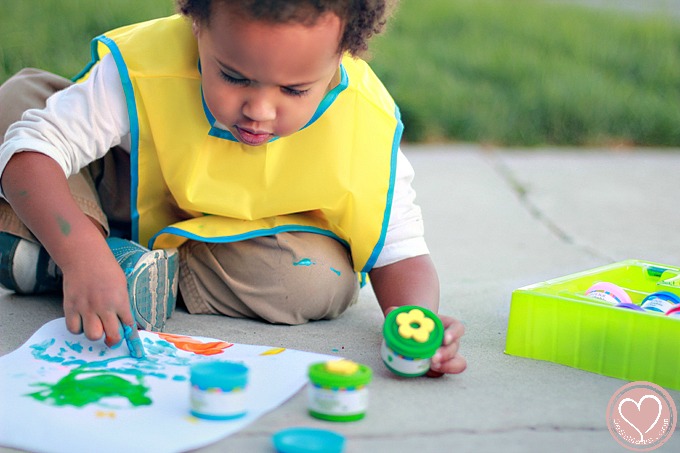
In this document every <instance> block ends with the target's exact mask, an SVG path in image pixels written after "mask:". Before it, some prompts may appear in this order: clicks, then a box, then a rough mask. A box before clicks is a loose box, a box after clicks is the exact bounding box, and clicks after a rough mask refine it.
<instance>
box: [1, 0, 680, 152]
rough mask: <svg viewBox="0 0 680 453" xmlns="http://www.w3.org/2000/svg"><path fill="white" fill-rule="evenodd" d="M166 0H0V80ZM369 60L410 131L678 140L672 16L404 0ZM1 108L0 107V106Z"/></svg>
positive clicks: (562, 140) (64, 65) (527, 138)
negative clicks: (399, 109) (391, 95)
mask: <svg viewBox="0 0 680 453" xmlns="http://www.w3.org/2000/svg"><path fill="white" fill-rule="evenodd" d="M173 10H174V4H173V1H172V0H144V1H139V0H98V1H94V0H16V1H10V0H8V1H0V81H3V80H5V79H6V78H7V77H9V76H10V75H11V74H13V73H15V72H16V71H18V70H19V69H21V68H22V67H26V66H32V67H39V68H43V69H48V70H51V71H53V72H56V73H58V74H61V75H64V76H66V77H71V76H73V75H74V74H76V73H77V72H78V71H79V70H80V69H82V67H83V66H84V64H85V63H86V62H87V61H88V60H89V46H88V42H89V40H90V39H91V38H92V37H93V36H95V35H97V34H99V33H102V32H104V31H106V30H108V29H111V28H114V27H116V26H119V25H123V24H128V23H132V22H136V21H140V20H144V19H148V18H152V17H158V16H163V15H166V14H169V13H171V12H172V11H173ZM372 54H373V58H372V61H371V64H372V66H373V67H374V69H375V71H376V72H377V73H378V74H379V75H380V76H381V78H382V79H383V80H384V82H385V84H386V85H387V87H388V89H389V90H390V91H391V92H392V94H393V96H394V97H395V99H396V100H397V102H398V104H399V105H400V107H401V111H402V115H403V118H404V122H405V125H406V131H405V138H406V139H407V140H410V141H467V142H484V143H494V144H499V145H512V146H532V145H542V144H554V145H599V144H610V143H625V144H634V145H646V146H680V21H678V20H677V19H676V20H672V19H668V18H662V17H650V16H639V15H633V14H617V13H615V12H610V11H604V10H598V9H589V8H584V7H578V6H569V5H557V4H553V3H545V2H543V1H540V0H512V1H510V0H455V1H452V0H422V1H420V0H402V1H401V5H400V8H399V9H398V11H397V13H396V15H395V17H394V18H393V20H392V22H391V23H390V25H389V27H388V32H387V33H386V34H385V35H384V36H381V37H379V38H377V39H376V40H375V41H374V42H373V50H372ZM0 108H1V107H0Z"/></svg>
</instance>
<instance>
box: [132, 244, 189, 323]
mask: <svg viewBox="0 0 680 453" xmlns="http://www.w3.org/2000/svg"><path fill="white" fill-rule="evenodd" d="M178 265H179V253H178V252H177V249H168V250H164V249H161V250H152V251H151V252H148V253H146V254H145V255H144V256H143V257H142V258H141V259H140V260H139V261H138V262H137V264H136V265H135V267H134V268H133V270H132V272H131V273H130V274H129V275H128V277H127V280H128V295H129V297H130V308H131V310H132V314H133V316H134V317H135V321H136V322H137V326H138V327H139V328H140V329H144V330H150V331H156V332H158V331H162V330H163V328H164V327H165V321H166V320H167V319H168V318H170V316H172V313H173V311H174V310H175V304H176V303H177V286H178V276H177V268H178Z"/></svg>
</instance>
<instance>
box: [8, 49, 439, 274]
mask: <svg viewBox="0 0 680 453" xmlns="http://www.w3.org/2000/svg"><path fill="white" fill-rule="evenodd" d="M116 145H121V146H122V147H123V148H125V149H128V150H129V148H130V120H129V117H128V111H127V105H126V103H125V94H124V92H123V86H122V83H121V80H120V76H119V74H118V70H117V68H116V65H115V62H114V61H113V58H112V57H111V56H110V55H106V56H104V57H103V58H102V60H101V62H100V63H99V64H97V65H96V66H95V67H94V68H93V70H92V72H91V74H90V77H88V79H87V80H86V81H84V82H82V83H79V84H76V85H73V86H70V87H69V88H67V89H65V90H62V91H59V92H57V93H55V94H54V95H52V96H51V97H50V98H49V99H48V100H47V105H46V107H45V108H44V109H32V110H28V111H26V112H25V113H24V115H23V116H22V119H21V120H20V121H18V122H16V123H14V124H13V125H12V126H11V127H10V128H9V129H8V130H7V133H6V134H5V141H4V143H3V144H2V146H0V175H1V174H2V172H4V170H5V166H6V165H7V162H8V161H9V159H10V158H11V157H12V155H14V154H15V153H17V152H21V151H25V150H31V151H37V152H39V153H42V154H45V155H47V156H49V157H51V158H52V159H54V160H55V161H56V162H57V163H58V164H59V165H60V166H61V168H62V170H63V171H64V174H65V175H66V176H67V177H69V176H71V175H73V174H75V173H78V172H79V171H80V170H81V169H82V168H83V167H85V166H87V165H88V164H90V163H91V162H93V161H94V160H96V159H99V158H101V157H103V156H104V155H105V154H106V153H107V152H108V151H109V149H110V148H112V147H113V146H116ZM396 172H397V173H396V179H395V185H394V196H393V203H392V211H391V214H390V221H389V224H388V229H387V235H386V237H385V245H384V247H383V249H382V252H381V253H380V256H379V257H378V260H377V261H376V264H375V266H376V267H382V266H385V265H387V264H391V263H395V262H397V261H401V260H402V259H406V258H411V257H414V256H419V255H425V254H428V253H429V251H428V248H427V245H426V243H425V239H424V236H423V233H424V230H423V219H422V215H421V211H420V207H418V205H416V204H415V202H414V201H415V191H414V190H413V188H412V186H411V182H412V181H413V176H414V172H413V167H412V166H411V164H410V162H409V161H408V160H407V159H406V156H404V154H403V153H402V152H401V150H399V151H398V154H397V166H396ZM0 196H3V197H4V194H3V193H2V192H1V188H0Z"/></svg>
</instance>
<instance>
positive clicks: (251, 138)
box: [235, 126, 272, 146]
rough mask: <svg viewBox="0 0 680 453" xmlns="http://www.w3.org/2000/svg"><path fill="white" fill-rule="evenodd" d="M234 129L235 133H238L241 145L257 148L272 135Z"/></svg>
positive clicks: (238, 128)
mask: <svg viewBox="0 0 680 453" xmlns="http://www.w3.org/2000/svg"><path fill="white" fill-rule="evenodd" d="M235 127H236V132H238V137H237V138H238V139H239V141H240V142H241V143H244V144H246V145H250V146H258V145H261V144H263V143H265V142H267V141H268V140H269V139H270V138H271V137H272V134H270V133H266V132H254V131H249V130H248V129H243V128H240V127H238V126H235Z"/></svg>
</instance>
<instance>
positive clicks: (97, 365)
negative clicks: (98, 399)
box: [30, 338, 192, 382]
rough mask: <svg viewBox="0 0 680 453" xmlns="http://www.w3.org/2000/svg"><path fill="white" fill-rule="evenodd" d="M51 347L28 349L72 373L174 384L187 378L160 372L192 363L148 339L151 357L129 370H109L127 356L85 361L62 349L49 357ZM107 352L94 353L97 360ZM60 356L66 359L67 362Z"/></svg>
mask: <svg viewBox="0 0 680 453" xmlns="http://www.w3.org/2000/svg"><path fill="white" fill-rule="evenodd" d="M55 343H56V339H55V338H52V339H49V340H45V341H43V342H41V343H36V344H33V345H31V346H30V348H31V349H32V355H33V357H35V358H36V359H39V360H43V361H46V362H52V363H60V364H61V365H62V366H72V367H75V368H76V369H87V370H100V371H102V372H106V373H118V374H127V375H134V376H141V377H143V376H150V377H155V378H158V379H172V380H173V381H176V382H184V381H187V380H188V377H187V376H182V375H174V376H168V375H167V374H166V373H165V372H164V371H166V366H167V365H175V366H189V365H190V364H191V363H192V359H191V357H181V356H178V352H180V351H179V350H178V349H177V348H176V347H175V345H173V344H172V343H170V342H168V341H165V340H159V341H153V340H151V339H149V338H144V340H143V343H144V344H145V346H146V349H147V352H150V353H152V354H153V355H147V356H146V357H145V358H141V359H138V360H136V361H135V363H134V365H133V368H128V367H127V365H123V366H122V367H115V366H110V365H111V364H112V363H114V362H119V361H121V360H122V361H125V360H129V359H130V357H129V356H121V357H112V358H108V359H104V360H96V361H87V360H84V359H79V358H77V356H76V355H73V354H72V351H70V350H69V349H67V348H64V347H59V348H58V349H56V348H55V352H56V355H50V354H49V353H48V350H49V349H50V348H51V347H52V346H55ZM65 343H66V345H67V346H68V348H70V349H72V350H73V351H75V352H78V353H80V352H82V351H83V349H84V348H83V346H82V345H81V344H80V343H79V342H68V341H65ZM139 343H140V344H141V343H142V341H139ZM87 349H88V350H89V351H90V352H95V348H94V347H93V346H89V347H88V348H87ZM109 351H110V349H109V348H103V349H102V350H100V351H96V353H97V355H98V356H99V357H104V356H106V355H107V354H108V353H109ZM64 356H67V358H65V357H64ZM154 356H155V357H154Z"/></svg>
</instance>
